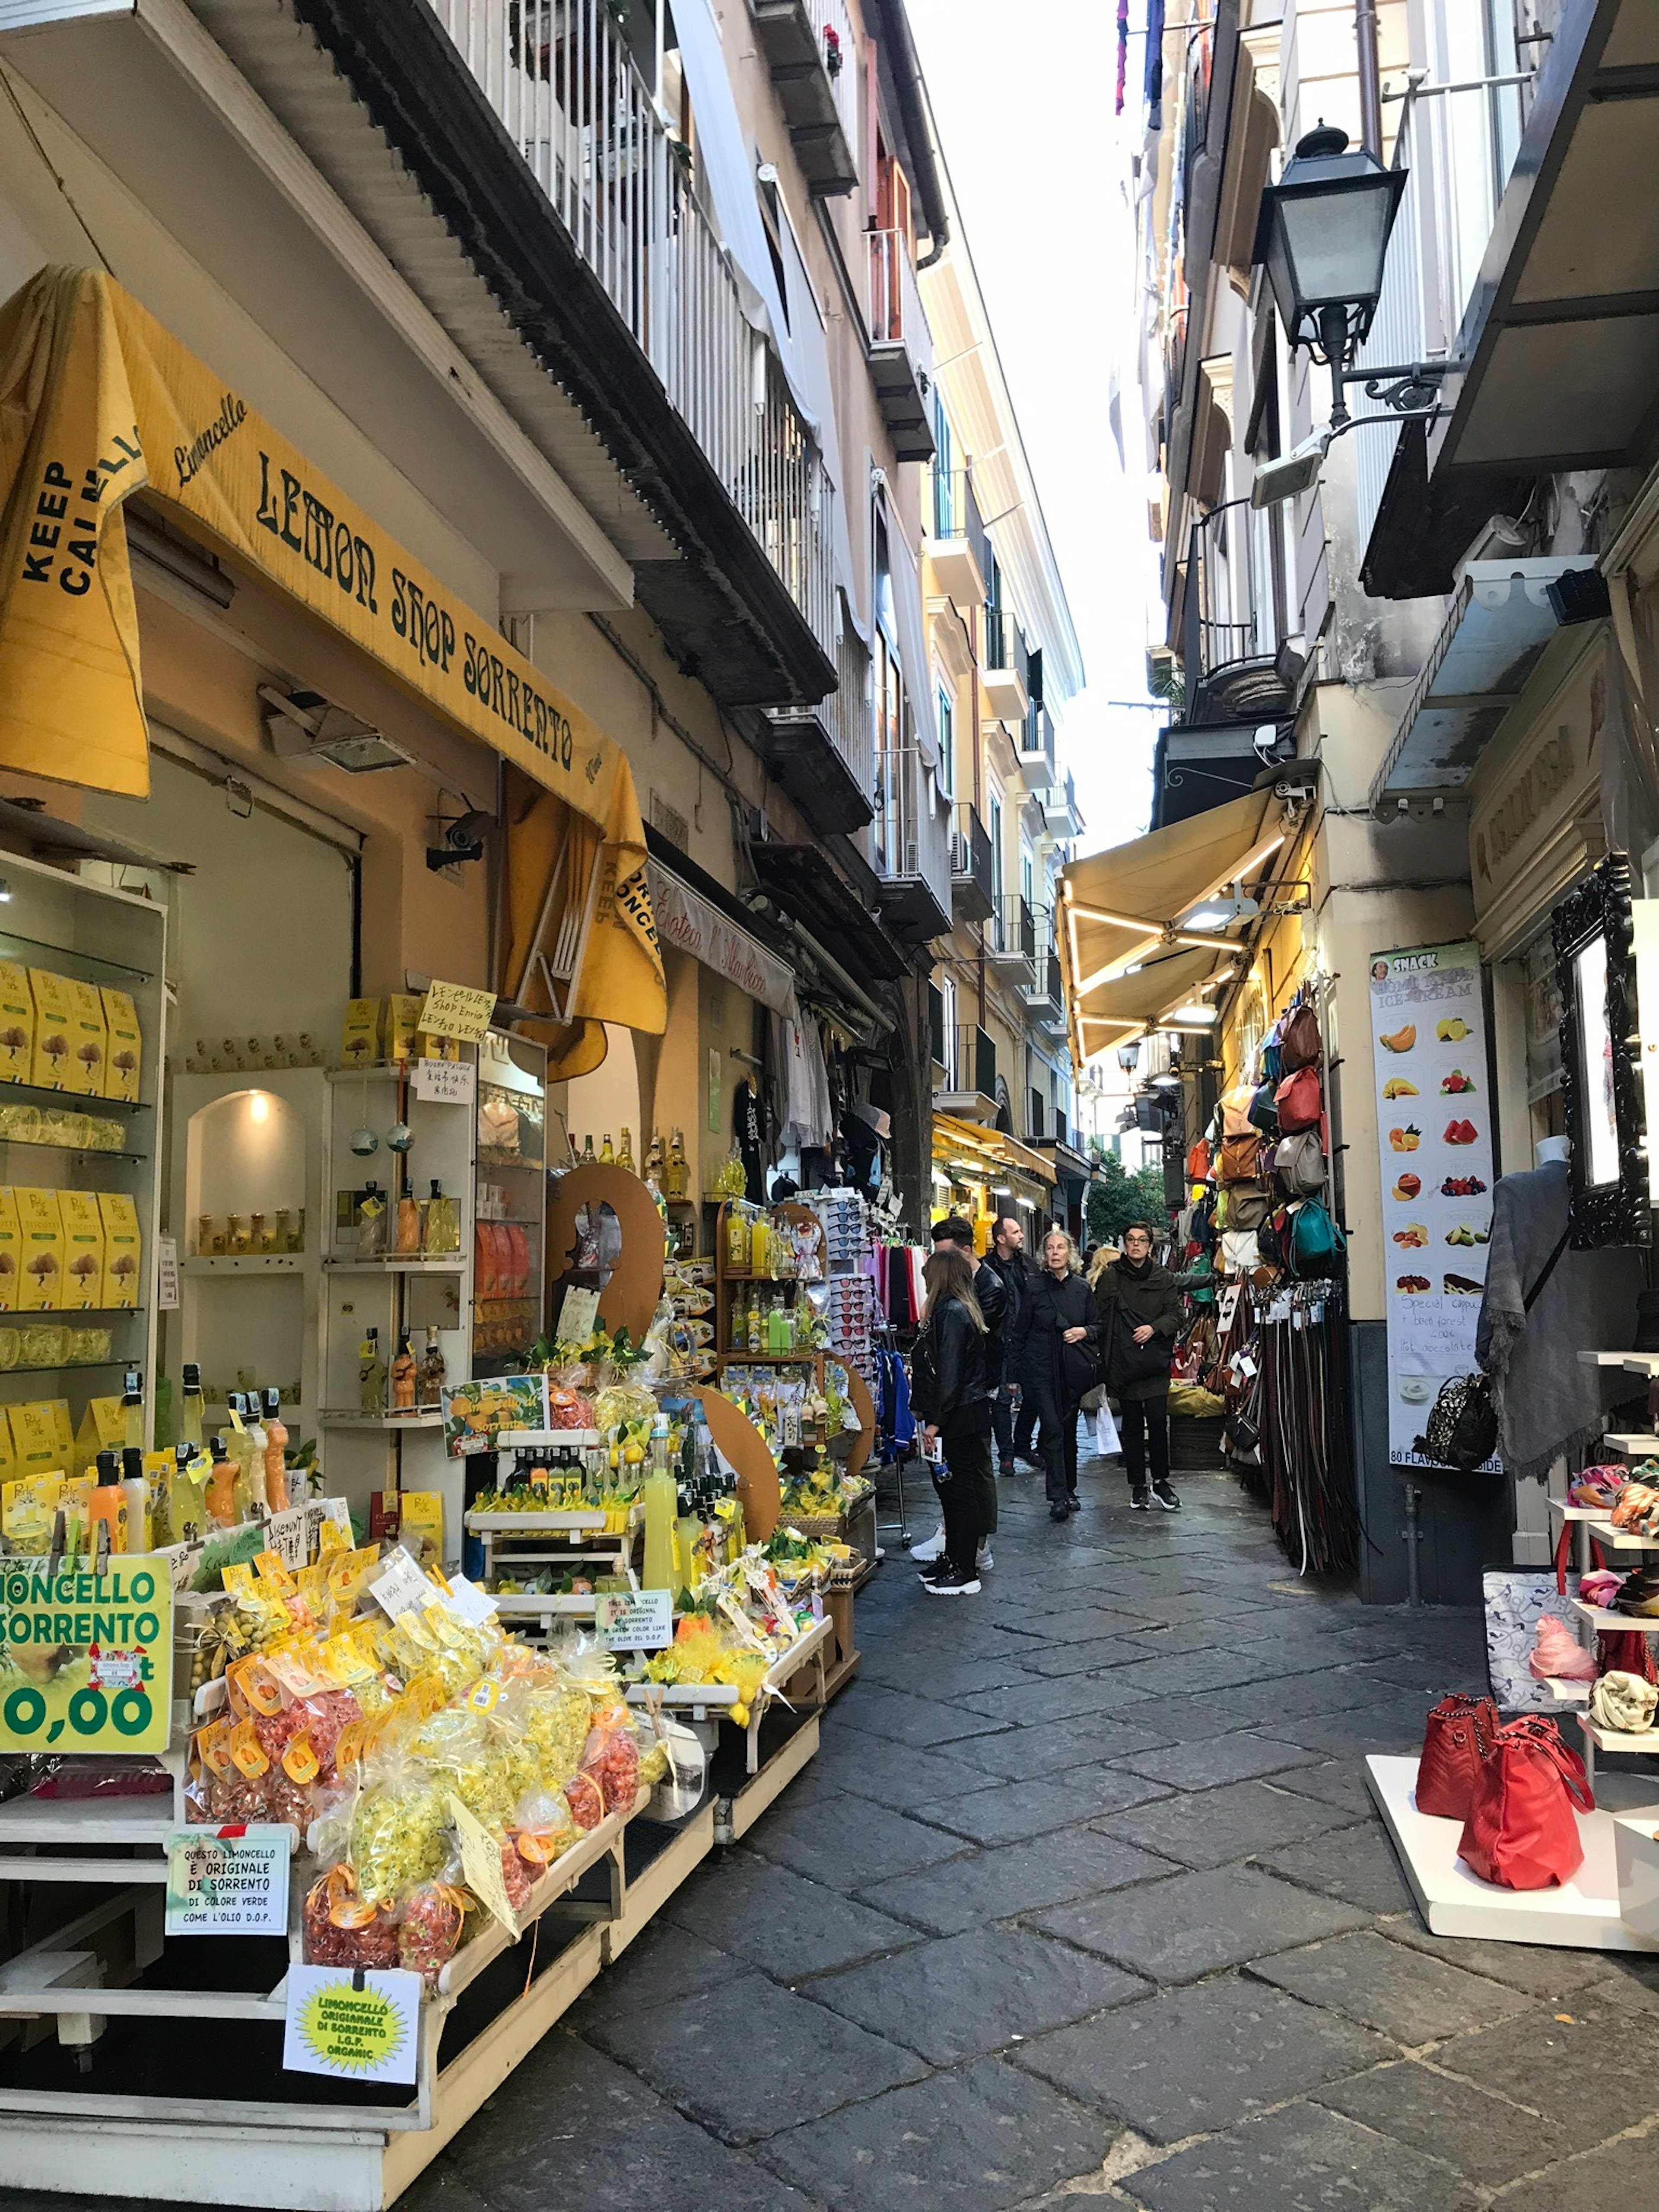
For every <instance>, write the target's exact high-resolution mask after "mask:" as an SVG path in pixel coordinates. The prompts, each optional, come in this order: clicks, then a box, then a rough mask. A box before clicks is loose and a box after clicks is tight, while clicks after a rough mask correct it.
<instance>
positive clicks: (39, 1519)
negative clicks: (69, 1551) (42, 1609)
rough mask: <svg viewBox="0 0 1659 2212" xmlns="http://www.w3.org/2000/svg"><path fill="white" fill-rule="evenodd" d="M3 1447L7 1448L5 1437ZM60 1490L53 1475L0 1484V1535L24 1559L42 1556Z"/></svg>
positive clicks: (39, 1475)
mask: <svg viewBox="0 0 1659 2212" xmlns="http://www.w3.org/2000/svg"><path fill="white" fill-rule="evenodd" d="M6 1449H7V1450H8V1451H9V1450H10V1449H11V1445H10V1440H9V1438H8V1440H7V1445H6ZM62 1489H63V1482H62V1479H61V1478H60V1477H59V1476H58V1475H55V1474H34V1475H26V1476H24V1477H22V1478H21V1480H17V1481H15V1482H8V1483H5V1484H4V1485H3V1486H0V1534H3V1535H4V1537H5V1539H6V1541H7V1543H9V1545H10V1547H11V1548H12V1550H13V1551H14V1552H16V1553H21V1556H22V1557H23V1558H24V1559H45V1558H46V1553H47V1551H48V1548H49V1547H50V1546H51V1543H52V1516H53V1515H54V1514H55V1513H56V1512H57V1510H58V1496H59V1493H60V1492H61V1491H62Z"/></svg>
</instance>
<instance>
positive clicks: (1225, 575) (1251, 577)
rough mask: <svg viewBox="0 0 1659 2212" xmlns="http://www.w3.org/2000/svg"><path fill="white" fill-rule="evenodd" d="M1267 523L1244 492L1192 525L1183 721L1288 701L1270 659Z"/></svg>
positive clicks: (1281, 706)
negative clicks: (1240, 497)
mask: <svg viewBox="0 0 1659 2212" xmlns="http://www.w3.org/2000/svg"><path fill="white" fill-rule="evenodd" d="M1273 527H1274V520H1273V509H1271V508H1267V509H1263V510H1261V512H1258V511H1256V510H1255V509H1254V508H1252V507H1251V506H1250V503H1249V500H1248V499H1235V500H1229V501H1227V503H1226V504H1225V506H1223V507H1212V509H1211V510H1210V512H1209V513H1208V514H1206V515H1205V516H1203V517H1202V518H1201V519H1200V520H1199V521H1197V522H1195V523H1194V525H1193V530H1192V535H1191V537H1190V538H1188V553H1187V583H1186V597H1185V603H1184V606H1183V610H1182V660H1183V662H1184V663H1185V665H1186V672H1187V708H1186V713H1185V715H1184V717H1183V720H1185V721H1186V722H1187V723H1188V724H1194V723H1205V722H1236V721H1243V720H1248V719H1249V716H1250V715H1252V714H1256V715H1260V716H1261V717H1263V718H1266V717H1267V716H1270V715H1274V714H1282V713H1283V712H1284V711H1285V708H1286V707H1287V706H1288V704H1289V702H1290V693H1289V690H1288V688H1287V686H1286V684H1285V682H1284V680H1283V678H1281V677H1280V675H1279V671H1278V667H1277V665H1276V662H1277V655H1278V652H1279V642H1280V640H1279V617H1278V613H1277V610H1276V606H1275V587H1274V580H1273V570H1272V558H1271V539H1270V538H1269V535H1268V533H1269V532H1270V531H1271V530H1272V529H1273Z"/></svg>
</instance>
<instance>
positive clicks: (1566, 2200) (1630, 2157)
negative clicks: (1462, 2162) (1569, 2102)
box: [1501, 2136, 1654, 2212]
mask: <svg viewBox="0 0 1659 2212" xmlns="http://www.w3.org/2000/svg"><path fill="white" fill-rule="evenodd" d="M1653 2159H1654V2145H1653V2138H1652V2136H1645V2137H1643V2138H1641V2139H1639V2140H1636V2141H1631V2140H1626V2142H1612V2143H1608V2144H1607V2146H1606V2148H1604V2149H1601V2150H1594V2151H1591V2152H1590V2153H1589V2154H1588V2156H1585V2157H1583V2158H1575V2159H1571V2160H1568V2161H1567V2162H1566V2163H1565V2165H1562V2166H1551V2167H1550V2169H1549V2171H1548V2172H1547V2174H1546V2175H1544V2176H1543V2177H1542V2178H1541V2179H1539V2180H1536V2181H1528V2182H1523V2183H1522V2185H1521V2187H1520V2188H1519V2189H1512V2190H1510V2191H1508V2192H1507V2193H1506V2194H1505V2195H1504V2197H1503V2199H1502V2200H1501V2201H1502V2205H1503V2212H1614V2208H1615V2207H1617V2208H1628V2212H1633V2208H1634V2207H1635V2206H1637V2205H1638V2204H1639V2205H1646V2204H1649V2203H1651V2202H1652V2200H1653Z"/></svg>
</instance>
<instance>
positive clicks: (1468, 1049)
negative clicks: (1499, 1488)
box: [1370, 944, 1494, 1467]
mask: <svg viewBox="0 0 1659 2212" xmlns="http://www.w3.org/2000/svg"><path fill="white" fill-rule="evenodd" d="M1370 1001H1371V1054H1372V1060H1373V1064H1374V1068H1375V1075H1376V1102H1377V1103H1376V1133H1377V1150H1378V1153H1379V1158H1380V1171H1381V1176H1382V1183H1383V1279H1384V1285H1385V1311H1386V1313H1387V1316H1388V1325H1389V1459H1390V1461H1391V1462H1393V1463H1394V1464H1395V1466H1397V1467H1433V1466H1436V1465H1437V1464H1438V1462H1437V1461H1435V1460H1433V1459H1431V1457H1430V1456H1429V1455H1428V1452H1427V1449H1426V1446H1425V1444H1424V1442H1423V1431H1424V1430H1425V1427H1426V1426H1427V1424H1428V1418H1429V1413H1430V1409H1431V1407H1432V1406H1433V1404H1434V1401H1435V1399H1436V1397H1437V1395H1438V1393H1439V1389H1440V1386H1441V1384H1442V1383H1445V1382H1448V1381H1449V1380H1450V1379H1451V1378H1452V1377H1453V1376H1462V1375H1469V1374H1473V1373H1474V1366H1475V1359H1474V1335H1475V1326H1476V1323H1477V1322H1478V1321H1479V1319H1480V1301H1481V1295H1482V1292H1483V1291H1484V1290H1485V1287H1486V1255H1487V1249H1488V1243H1489V1240H1490V1238H1491V1235H1492V1111H1493V1104H1494V1102H1493V1099H1492V1085H1491V1077H1490V1074H1489V1072H1488V1065H1487V1057H1486V1010H1485V1005H1484V1001H1483V999H1482V994H1481V977H1480V948H1479V946H1478V945H1473V944H1462V945H1423V946H1419V947H1416V948H1414V949H1412V950H1408V951H1393V952H1379V953H1376V954H1374V955H1373V956H1372V958H1371V962H1370Z"/></svg>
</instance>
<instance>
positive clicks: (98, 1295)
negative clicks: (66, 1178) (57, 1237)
mask: <svg viewBox="0 0 1659 2212" xmlns="http://www.w3.org/2000/svg"><path fill="white" fill-rule="evenodd" d="M58 1212H59V1213H60V1215H61V1216H62V1217H63V1223H64V1280H63V1286H62V1291H61V1293H60V1295H59V1297H58V1304H60V1305H61V1306H63V1307H64V1308H65V1309H67V1310H80V1311H88V1310H91V1309H92V1308H93V1307H94V1306H100V1305H102V1304H103V1303H104V1217H103V1215H102V1214H101V1213H100V1212H99V1211H98V1194H97V1192H96V1191H92V1190H60V1191H59V1192H58Z"/></svg>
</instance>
